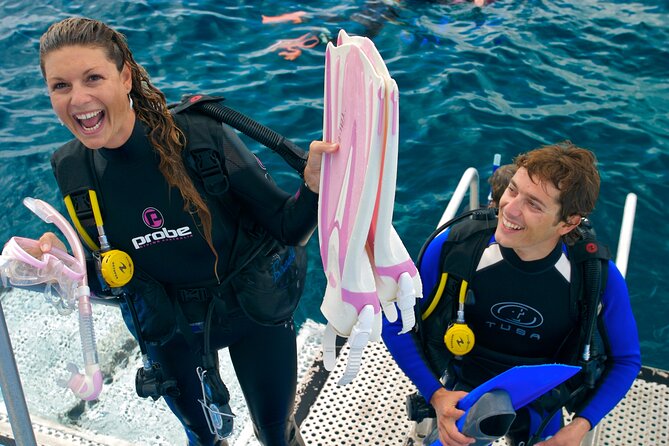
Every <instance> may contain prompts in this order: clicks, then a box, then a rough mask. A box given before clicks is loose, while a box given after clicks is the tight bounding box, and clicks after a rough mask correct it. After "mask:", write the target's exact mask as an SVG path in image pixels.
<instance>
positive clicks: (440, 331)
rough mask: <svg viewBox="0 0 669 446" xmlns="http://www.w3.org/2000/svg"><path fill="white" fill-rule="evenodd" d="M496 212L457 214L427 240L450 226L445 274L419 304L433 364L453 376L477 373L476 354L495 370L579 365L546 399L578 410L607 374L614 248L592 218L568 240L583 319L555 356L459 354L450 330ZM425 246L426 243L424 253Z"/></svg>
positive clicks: (573, 296) (572, 309)
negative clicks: (606, 319)
mask: <svg viewBox="0 0 669 446" xmlns="http://www.w3.org/2000/svg"><path fill="white" fill-rule="evenodd" d="M491 212H492V211H489V210H477V211H473V212H470V213H468V214H466V215H463V216H460V217H456V219H454V220H457V221H451V222H449V223H446V224H444V225H443V226H442V227H440V228H439V229H437V231H435V233H434V234H433V236H431V237H430V238H429V239H428V242H426V246H427V244H429V243H430V242H431V241H432V240H433V239H434V238H435V237H436V235H437V234H439V233H441V232H443V230H445V229H446V228H447V227H450V231H449V234H448V237H447V239H446V240H445V241H444V243H443V245H442V248H441V251H440V253H439V255H440V258H439V265H440V269H441V274H440V280H439V282H438V284H437V286H435V287H434V289H433V290H432V292H431V294H430V295H429V296H428V297H427V298H426V299H424V300H423V301H422V302H421V304H420V307H419V306H417V312H418V314H417V315H416V320H417V326H416V329H417V331H418V335H419V337H420V340H421V343H422V346H423V351H424V352H425V356H426V359H427V362H428V365H429V366H430V368H431V369H432V371H433V373H435V375H437V376H443V375H444V373H445V372H446V371H448V373H449V374H450V375H451V376H453V375H455V376H457V379H458V380H462V378H463V377H472V376H475V375H476V373H470V372H471V370H468V369H467V363H468V362H470V361H472V360H474V361H475V362H477V363H478V365H480V364H481V363H484V364H486V367H491V368H495V367H499V368H498V369H496V370H489V371H490V372H491V373H492V374H493V375H496V374H499V373H501V372H503V371H505V370H506V369H508V368H510V367H512V366H514V365H523V364H525V365H527V364H534V363H542V362H562V363H567V364H574V365H579V366H581V367H582V371H581V372H580V373H578V374H577V375H576V376H575V377H574V378H572V379H571V380H569V381H567V383H565V384H564V385H563V386H561V387H560V388H559V389H556V390H555V391H554V392H552V393H551V394H549V395H547V396H546V397H545V398H543V401H542V402H541V404H542V405H543V407H545V408H546V410H553V409H554V407H556V406H559V407H562V406H566V407H567V408H568V410H570V411H578V410H580V408H582V407H583V405H584V404H585V403H586V402H587V399H588V394H589V392H588V390H589V389H592V388H594V386H595V383H596V381H597V380H598V379H600V378H601V375H602V372H603V370H604V367H605V361H606V350H607V345H606V344H607V340H606V334H605V331H604V328H603V324H602V322H601V317H599V316H600V314H599V313H600V310H601V303H600V302H601V295H602V294H603V292H604V288H605V285H606V281H607V272H608V261H609V258H610V253H609V250H608V248H607V247H606V246H603V245H601V244H600V243H599V242H597V240H596V239H595V237H594V233H593V231H592V230H591V229H589V228H587V227H586V226H587V224H588V223H587V222H586V223H584V224H582V226H583V228H580V227H579V228H577V229H578V230H579V231H580V238H579V240H578V241H576V242H575V243H574V244H573V245H568V246H567V257H568V259H569V262H570V265H571V270H572V278H571V281H570V298H569V313H570V316H571V317H572V318H573V320H575V321H577V323H576V325H575V328H574V329H573V330H572V332H571V333H570V334H569V335H568V336H567V338H566V339H565V340H564V342H563V344H562V346H561V347H560V348H559V351H557V352H555V354H554V355H551V356H550V357H546V358H531V359H530V358H522V357H516V356H511V355H504V354H501V353H499V352H492V351H490V350H487V349H483V348H475V349H474V350H473V351H472V352H471V353H468V354H466V355H464V356H460V357H457V356H454V355H453V354H452V353H451V352H450V351H449V350H448V349H447V348H446V345H445V343H444V333H445V332H446V330H447V329H448V328H449V326H450V325H451V324H453V322H454V321H455V320H456V316H455V315H456V312H457V309H458V297H459V296H462V295H466V294H467V291H468V289H469V285H470V284H471V280H472V278H473V277H474V273H475V271H476V267H477V265H478V263H479V260H480V258H481V256H482V254H483V252H484V250H485V249H486V248H487V247H488V245H489V243H490V241H491V238H492V236H493V234H494V232H495V228H496V226H497V219H496V217H495V216H494V215H493V214H491ZM467 217H468V218H467ZM451 224H452V225H451ZM423 252H425V246H424V249H423V250H422V252H421V254H422V253H423ZM421 262H422V256H419V260H418V264H419V266H420V264H421ZM584 350H585V351H587V354H586V356H584V355H583V352H584ZM470 355H471V356H470ZM454 359H455V360H454ZM455 365H457V367H454V366H455ZM456 369H457V370H456ZM467 381H468V380H467V379H466V378H465V379H464V382H465V384H467V385H469V386H471V387H474V386H476V385H478V384H480V382H469V383H468V382H467Z"/></svg>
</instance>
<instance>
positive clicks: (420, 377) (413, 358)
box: [381, 230, 448, 403]
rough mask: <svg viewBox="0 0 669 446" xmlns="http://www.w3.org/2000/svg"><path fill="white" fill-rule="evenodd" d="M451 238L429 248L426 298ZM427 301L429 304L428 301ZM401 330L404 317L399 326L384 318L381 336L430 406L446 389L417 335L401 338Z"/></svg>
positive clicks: (423, 270) (424, 268)
mask: <svg viewBox="0 0 669 446" xmlns="http://www.w3.org/2000/svg"><path fill="white" fill-rule="evenodd" d="M447 237H448V230H446V231H445V232H442V233H441V234H439V235H438V236H437V237H436V238H435V239H434V240H433V241H432V242H431V243H430V244H429V245H428V247H427V248H426V250H425V253H424V254H423V258H422V259H421V262H420V277H421V280H422V282H423V290H430V293H429V294H426V296H431V295H432V289H433V288H434V287H435V286H436V284H437V279H438V277H439V259H440V254H441V247H442V244H443V242H444V240H446V238H447ZM424 300H426V301H427V299H424ZM401 330H402V318H401V316H399V315H398V318H397V320H396V321H395V322H389V321H388V319H386V318H385V316H384V317H383V331H382V334H381V335H382V337H383V342H384V343H385V344H386V347H387V348H388V351H389V352H390V354H391V355H392V356H393V358H394V359H395V362H396V363H397V365H398V366H399V367H400V369H402V371H403V372H404V374H405V375H407V377H409V379H410V380H411V382H413V383H414V385H415V386H416V387H417V388H418V391H419V392H420V394H421V395H423V397H424V398H425V401H427V402H428V403H429V402H430V400H431V399H432V395H433V394H434V392H436V391H437V390H439V389H440V388H441V387H442V385H441V382H440V381H439V377H437V376H435V374H434V373H433V372H432V369H430V367H429V365H428V363H427V359H426V358H425V355H424V354H423V349H422V346H421V342H420V339H419V338H418V335H417V334H416V333H415V331H410V332H408V333H404V334H399V332H400V331H401Z"/></svg>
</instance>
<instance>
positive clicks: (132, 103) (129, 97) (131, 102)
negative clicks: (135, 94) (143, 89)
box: [128, 93, 135, 110]
mask: <svg viewBox="0 0 669 446" xmlns="http://www.w3.org/2000/svg"><path fill="white" fill-rule="evenodd" d="M128 99H130V110H132V106H133V105H134V104H135V103H134V102H133V101H132V96H130V93H128Z"/></svg>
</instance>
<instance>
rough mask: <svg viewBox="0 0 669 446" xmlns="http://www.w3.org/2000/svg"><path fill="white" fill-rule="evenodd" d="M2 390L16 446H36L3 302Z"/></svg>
mask: <svg viewBox="0 0 669 446" xmlns="http://www.w3.org/2000/svg"><path fill="white" fill-rule="evenodd" d="M0 390H1V391H2V397H3V398H4V400H5V406H6V407H7V415H8V416H9V424H10V425H11V426H12V432H13V434H14V439H15V440H16V444H20V445H22V446H23V445H25V446H36V445H37V442H36V441H35V433H34V432H33V428H32V422H31V421H30V414H29V413H28V406H27V405H26V397H25V395H24V393H23V387H22V386H21V379H20V378H19V371H18V369H17V368H16V359H14V350H12V343H11V340H10V339H9V331H8V330H7V322H6V321H5V313H4V312H3V310H2V300H0Z"/></svg>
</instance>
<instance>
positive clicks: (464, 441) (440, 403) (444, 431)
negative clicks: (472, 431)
mask: <svg viewBox="0 0 669 446" xmlns="http://www.w3.org/2000/svg"><path fill="white" fill-rule="evenodd" d="M465 395H467V392H454V391H450V390H446V389H439V390H437V391H436V392H434V394H433V395H432V399H430V404H432V407H434V410H435V412H436V413H437V426H438V428H439V441H441V444H442V445H443V446H466V445H468V444H470V443H474V441H475V439H474V438H471V437H467V436H465V435H463V434H462V433H461V432H460V431H459V430H458V428H457V426H456V425H455V422H456V420H457V419H458V418H460V417H461V416H463V415H464V414H465V411H464V410H460V409H457V408H456V407H455V405H456V404H457V403H458V401H460V400H461V399H462V398H464V397H465Z"/></svg>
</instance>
